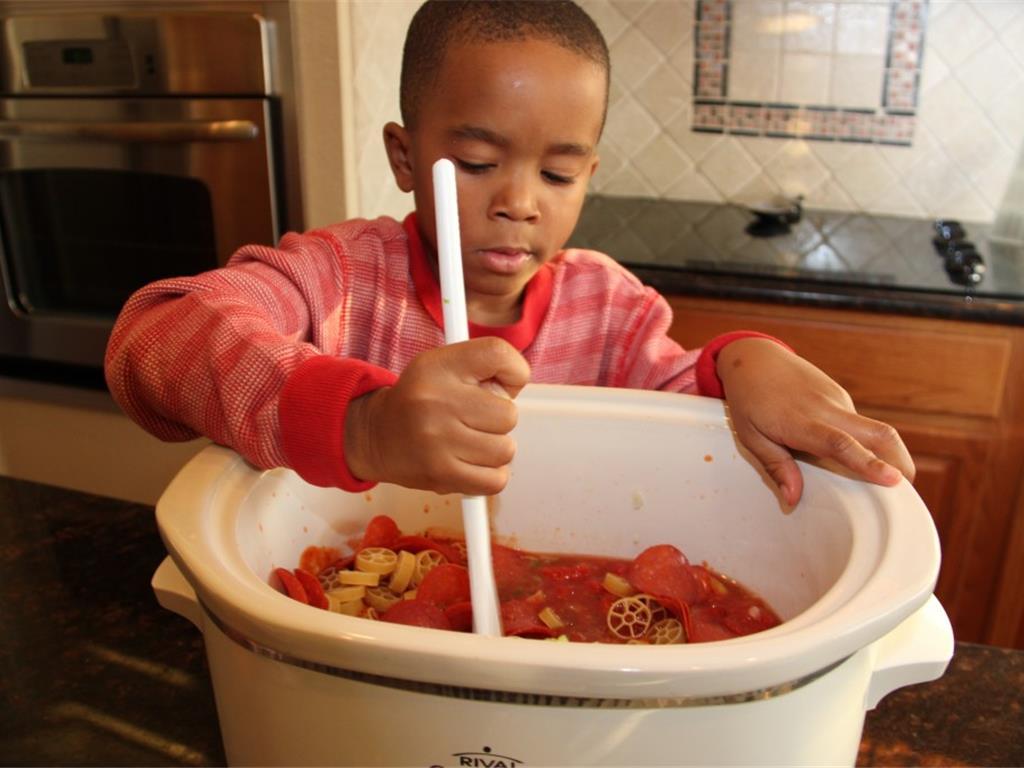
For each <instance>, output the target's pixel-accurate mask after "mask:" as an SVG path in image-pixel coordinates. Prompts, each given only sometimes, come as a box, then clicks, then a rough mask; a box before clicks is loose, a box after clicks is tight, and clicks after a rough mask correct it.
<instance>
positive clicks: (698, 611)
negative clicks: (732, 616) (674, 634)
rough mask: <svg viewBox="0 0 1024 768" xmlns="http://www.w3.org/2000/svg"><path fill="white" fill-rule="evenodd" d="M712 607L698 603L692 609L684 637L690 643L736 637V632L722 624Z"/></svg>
mask: <svg viewBox="0 0 1024 768" xmlns="http://www.w3.org/2000/svg"><path fill="white" fill-rule="evenodd" d="M716 613H717V612H716V611H715V609H714V608H712V607H710V606H706V605H700V606H697V607H696V608H694V609H693V611H692V613H691V616H690V627H689V628H688V629H687V631H686V637H687V639H688V640H689V641H690V642H691V643H709V642H712V641H715V640H728V639H730V638H732V637H736V633H734V632H732V631H731V630H730V629H728V628H727V627H724V626H722V624H721V620H720V619H719V617H718V616H717V615H716Z"/></svg>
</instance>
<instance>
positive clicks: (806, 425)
mask: <svg viewBox="0 0 1024 768" xmlns="http://www.w3.org/2000/svg"><path fill="white" fill-rule="evenodd" d="M716 370H717V372H718V377H719V379H721V381H722V385H723V388H724V389H725V397H726V401H727V402H728V404H729V412H730V416H731V418H732V422H733V428H734V429H735V430H736V434H737V436H738V437H739V439H740V441H741V442H742V443H743V444H744V445H745V446H746V447H747V448H748V449H749V450H750V451H751V453H753V454H754V456H756V457H757V458H758V460H760V462H761V463H762V464H763V465H764V468H765V470H766V471H767V472H768V474H769V475H770V476H771V477H772V479H773V480H774V481H775V482H776V483H777V484H778V486H779V490H780V491H781V492H782V497H783V499H784V500H785V502H786V503H787V504H789V505H791V506H792V505H795V504H796V503H797V502H798V501H799V500H800V495H801V493H802V492H803V476H802V475H801V474H800V469H799V467H798V466H797V464H796V461H795V460H794V458H793V455H792V453H791V452H790V451H791V450H795V451H803V452H806V453H809V454H812V455H814V456H819V457H822V458H828V459H833V460H835V461H837V462H839V463H840V464H842V465H843V466H845V467H847V468H849V469H851V470H852V471H853V472H855V473H856V474H857V475H859V476H860V477H862V478H864V479H865V480H869V481H871V482H873V483H878V484H879V485H895V484H896V483H898V482H899V480H900V476H901V473H902V474H903V475H905V476H906V477H907V479H908V480H913V479H914V462H913V460H912V459H911V458H910V452H909V451H907V448H906V446H905V445H904V444H903V440H902V439H901V438H900V436H899V433H898V432H897V431H896V430H895V429H894V428H893V427H891V426H890V425H888V424H885V423H884V422H881V421H876V420H874V419H869V418H867V417H865V416H861V415H860V414H858V413H857V411H856V410H855V409H854V406H853V401H852V400H851V399H850V395H849V394H848V393H847V392H846V390H845V389H843V388H842V387H841V386H839V385H838V384H837V383H836V382H835V381H833V380H832V379H831V378H829V377H828V376H826V375H825V374H824V373H823V372H822V371H821V370H819V369H818V368H816V367H815V366H814V365H812V364H811V363H809V362H807V361H806V360H804V359H803V358H801V357H799V356H798V355H795V354H793V353H792V352H789V351H788V350H786V349H785V348H784V347H782V346H780V345H779V344H777V343H776V342H774V341H771V340H768V339H759V338H750V339H739V340H737V341H734V342H732V343H731V344H728V345H726V346H725V347H724V348H723V349H722V351H721V352H720V353H719V355H718V361H717V368H716Z"/></svg>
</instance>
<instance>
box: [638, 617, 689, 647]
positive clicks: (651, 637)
mask: <svg viewBox="0 0 1024 768" xmlns="http://www.w3.org/2000/svg"><path fill="white" fill-rule="evenodd" d="M647 639H648V641H649V642H650V643H651V645H672V644H673V643H685V642H686V637H685V633H684V632H683V625H682V624H681V623H680V622H679V619H662V620H661V621H659V622H656V623H655V624H653V625H652V626H651V629H650V631H649V632H648V633H647Z"/></svg>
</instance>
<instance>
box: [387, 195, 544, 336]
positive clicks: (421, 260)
mask: <svg viewBox="0 0 1024 768" xmlns="http://www.w3.org/2000/svg"><path fill="white" fill-rule="evenodd" d="M402 226H403V227H404V228H405V232H406V235H408V237H409V273H410V274H411V275H412V282H413V285H414V286H415V287H416V293H417V294H418V295H419V297H420V301H421V302H423V306H424V307H425V308H426V310H427V312H428V313H429V314H430V316H431V317H432V318H434V322H435V323H437V327H438V328H442V329H443V328H444V315H443V313H442V311H441V285H440V283H439V282H438V280H437V278H436V277H435V276H434V273H433V272H432V271H431V269H430V264H429V262H428V261H427V258H428V257H427V252H426V248H424V247H423V240H422V239H421V238H420V232H419V227H418V226H417V224H416V214H415V213H410V214H409V215H408V216H406V217H405V221H404V222H402ZM551 280H552V271H551V267H550V265H548V264H544V265H542V266H541V268H540V269H539V270H537V274H536V275H534V276H533V278H531V280H530V282H528V283H527V284H526V291H525V294H524V296H523V312H522V315H520V317H519V320H517V321H516V322H514V323H512V324H511V325H478V324H477V323H474V322H472V321H470V323H469V337H470V338H471V339H475V338H477V337H479V336H497V337H499V338H502V339H504V340H505V341H507V342H508V343H509V344H511V345H512V346H513V347H515V348H516V349H518V350H519V351H520V352H522V351H523V350H525V349H526V348H527V347H528V346H530V344H532V343H533V340H534V338H535V337H536V336H537V330H538V329H539V328H540V324H541V321H542V320H544V315H546V314H547V311H548V306H549V305H550V304H551Z"/></svg>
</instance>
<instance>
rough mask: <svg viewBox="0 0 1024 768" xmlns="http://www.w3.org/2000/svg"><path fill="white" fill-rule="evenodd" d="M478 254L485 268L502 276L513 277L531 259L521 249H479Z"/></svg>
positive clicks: (528, 252) (527, 253)
mask: <svg viewBox="0 0 1024 768" xmlns="http://www.w3.org/2000/svg"><path fill="white" fill-rule="evenodd" d="M478 253H479V254H480V258H481V261H482V263H483V266H484V267H485V268H487V269H489V270H490V271H492V272H499V273H501V274H503V275H514V274H515V273H517V272H519V271H520V270H521V269H522V268H523V267H524V266H526V264H527V262H529V261H530V259H531V258H532V254H531V253H530V251H527V250H525V249H522V248H481V249H480V250H479V251H478Z"/></svg>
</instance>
